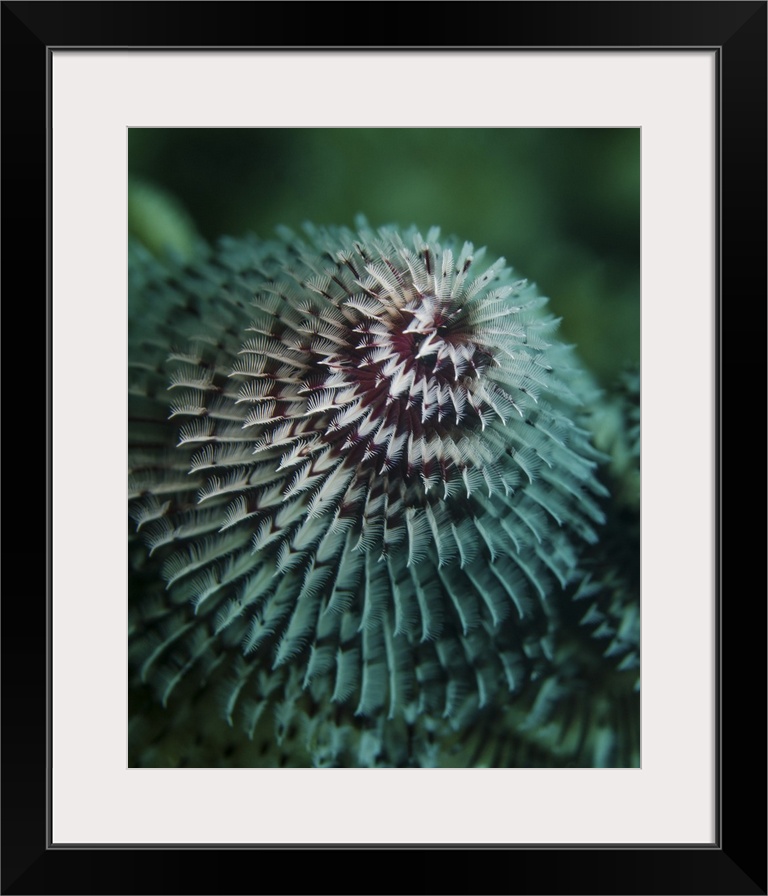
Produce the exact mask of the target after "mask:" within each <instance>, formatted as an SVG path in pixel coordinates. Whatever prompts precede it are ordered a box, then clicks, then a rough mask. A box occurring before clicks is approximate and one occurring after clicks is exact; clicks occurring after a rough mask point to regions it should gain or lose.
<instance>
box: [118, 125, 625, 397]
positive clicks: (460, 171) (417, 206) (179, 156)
mask: <svg viewBox="0 0 768 896" xmlns="http://www.w3.org/2000/svg"><path fill="white" fill-rule="evenodd" d="M128 141H129V142H128V146H129V156H128V158H129V175H130V178H129V183H130V194H129V226H130V229H131V231H132V232H133V233H134V234H136V235H138V236H139V237H140V238H141V239H143V240H144V242H146V243H147V244H148V245H149V246H150V248H152V249H154V250H155V251H159V250H161V249H162V247H163V244H164V243H170V244H171V245H172V246H174V247H175V248H176V249H177V250H180V251H182V252H183V251H187V252H189V251H193V249H192V247H193V246H194V239H195V236H196V235H197V234H199V235H201V236H202V237H204V238H205V239H207V240H210V241H213V240H215V239H216V238H217V237H219V236H221V235H223V234H228V235H231V236H239V235H243V234H245V233H247V232H255V233H256V234H258V235H259V236H262V237H270V236H272V235H273V233H274V229H275V227H276V226H277V225H279V224H286V225H288V226H289V227H292V228H298V227H300V226H301V224H302V222H304V221H308V220H309V221H313V222H314V223H316V224H344V225H348V226H353V225H354V218H355V215H357V214H360V213H362V214H364V215H365V216H366V218H367V219H368V221H369V223H370V224H371V225H373V226H374V227H378V226H381V225H383V224H399V225H401V226H408V225H410V224H416V225H418V226H419V227H420V228H423V229H424V230H426V229H428V228H429V227H430V226H432V225H435V224H437V225H439V226H440V228H441V230H442V233H443V234H444V235H449V234H455V235H456V236H458V237H459V238H461V239H462V240H464V239H468V240H471V241H472V242H473V243H474V244H475V245H476V246H482V245H485V246H487V247H488V251H489V255H490V256H492V257H493V258H495V257H497V256H499V255H503V256H504V257H505V258H506V259H507V262H508V263H509V264H511V265H512V266H513V267H514V268H515V269H516V271H517V272H518V274H519V275H520V276H523V277H527V278H528V279H530V280H533V281H535V282H536V283H537V284H538V287H539V290H540V292H542V293H543V294H545V295H547V296H549V297H550V300H551V301H550V309H551V311H552V312H553V313H555V314H556V315H558V316H562V317H563V323H562V325H561V329H560V334H561V337H562V338H563V340H564V341H567V342H573V343H576V345H577V346H578V352H579V354H580V355H581V357H582V358H583V360H584V361H585V362H586V363H587V365H588V366H589V367H590V368H591V370H592V372H593V373H594V374H595V376H596V377H597V378H598V380H599V381H600V382H601V383H602V384H603V385H611V384H612V383H613V381H614V379H615V378H616V376H617V375H618V373H619V372H620V371H621V370H622V369H624V368H625V367H626V366H628V365H631V364H633V363H636V362H639V357H640V130H639V129H638V128H508V129H499V128H489V129H477V128H471V129H469V128H452V129H440V128H416V129H399V128H386V129H379V128H321V129H303V128H302V129H291V128H270V129H264V128H254V129H212V128H202V129H201V128H195V129H187V128H151V129H145V128H142V129H136V128H132V129H130V130H129V137H128ZM489 260H492V258H489Z"/></svg>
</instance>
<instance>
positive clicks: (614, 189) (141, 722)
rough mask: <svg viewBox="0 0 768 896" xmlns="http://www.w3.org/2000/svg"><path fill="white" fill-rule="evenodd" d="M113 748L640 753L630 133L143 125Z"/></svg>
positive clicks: (570, 761)
mask: <svg viewBox="0 0 768 896" xmlns="http://www.w3.org/2000/svg"><path fill="white" fill-rule="evenodd" d="M128 189H129V222H128V224H129V247H128V268H129V269H128V283H129V305H128V315H129V321H128V323H129V371H128V389H129V395H128V414H129V421H128V422H129V426H128V439H129V445H128V454H129V471H128V472H129V500H128V513H129V520H128V538H129V569H128V580H129V606H128V622H129V635H128V637H129V645H128V647H129V720H128V721H129V726H128V738H129V744H128V749H129V764H130V765H131V766H132V767H155V768H158V767H159V768H173V767H201V768H202V767H205V768H210V767H239V768H250V767H269V768H279V767H307V768H329V767H333V768H352V767H353V768H439V767H443V768H501V767H506V768H512V767H520V768H556V767H563V768H611V767H612V768H629V767H639V766H640V759H641V757H640V525H639V521H640V370H639V357H640V339H639V332H640V131H639V129H637V128H604V129H594V128H580V129H557V128H549V129H462V128H456V129H426V128H425V129H289V128H286V129H282V128H280V129H277V128H276V129H258V128H256V129H178V128H175V129H157V128H151V129H130V131H129V183H128Z"/></svg>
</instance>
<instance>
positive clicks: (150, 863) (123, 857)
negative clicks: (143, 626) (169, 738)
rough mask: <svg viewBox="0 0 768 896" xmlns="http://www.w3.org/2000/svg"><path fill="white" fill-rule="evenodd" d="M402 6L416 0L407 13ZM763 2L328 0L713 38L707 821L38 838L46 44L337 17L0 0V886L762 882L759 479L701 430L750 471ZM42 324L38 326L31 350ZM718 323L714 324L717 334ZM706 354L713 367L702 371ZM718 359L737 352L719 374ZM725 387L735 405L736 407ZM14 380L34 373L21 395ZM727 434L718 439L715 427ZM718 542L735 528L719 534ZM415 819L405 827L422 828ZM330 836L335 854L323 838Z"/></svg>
mask: <svg viewBox="0 0 768 896" xmlns="http://www.w3.org/2000/svg"><path fill="white" fill-rule="evenodd" d="M419 6H421V9H422V13H420V14H419V15H418V16H416V15H415V14H414V10H415V9H416V8H417V7H419ZM297 9H300V10H301V15H300V16H299V15H297V12H296V10H297ZM767 9H768V5H767V4H766V3H765V2H719V0H714V2H699V0H691V2H650V3H646V2H639V3H634V2H596V3H582V2H563V3H561V2H539V3H528V2H502V3H494V4H483V3H476V4H472V5H469V4H462V3H456V4H451V5H448V4H444V5H443V4H441V5H440V6H438V5H437V4H430V5H429V6H427V5H418V4H411V5H409V6H408V7H405V6H403V5H400V6H396V5H394V4H388V5H385V4H382V3H373V4H368V5H366V6H363V5H359V6H358V5H356V6H354V7H350V8H349V10H350V11H349V13H348V18H350V19H351V20H356V21H357V24H356V26H355V28H354V33H356V34H357V35H358V36H359V38H360V43H359V44H358V45H357V48H358V49H365V50H370V51H382V52H383V51H384V50H386V48H392V47H396V46H399V45H400V44H399V42H400V41H403V39H404V36H405V42H406V43H407V44H408V45H410V46H411V47H413V48H427V47H429V48H434V49H439V48H452V49H462V48H469V47H471V48H474V49H492V47H490V46H489V45H488V43H487V41H488V35H491V36H492V38H493V39H494V40H496V41H499V44H498V45H494V46H497V47H498V48H504V47H507V46H509V47H510V48H515V49H534V48H536V49H555V48H557V49H561V48H570V49H574V50H577V49H598V48H602V49H613V50H627V51H631V50H632V49H658V50H660V51H664V50H665V49H675V50H681V49H683V50H684V49H702V48H708V49H712V50H713V51H715V52H716V54H717V72H718V101H719V102H718V106H719V118H718V122H717V130H718V142H719V145H718V147H717V155H718V177H719V183H718V184H717V195H718V202H719V207H718V209H717V221H718V228H719V231H718V242H719V246H720V252H719V257H718V258H717V259H716V260H715V261H716V272H717V273H716V283H717V287H718V295H717V315H718V320H717V330H716V334H717V346H716V370H715V373H716V393H717V440H716V459H717V476H718V481H717V484H716V496H717V507H716V520H717V532H716V552H717V565H716V589H717V595H716V605H717V612H718V614H719V618H718V637H717V644H716V667H715V674H716V685H717V686H716V691H717V716H716V719H717V730H718V732H719V737H718V740H717V744H716V759H717V781H716V791H717V794H718V797H717V806H716V831H715V841H714V843H713V844H711V845H705V846H701V845H695V846H691V845H687V844H679V845H676V846H668V845H664V846H654V845H642V846H640V845H631V844H627V845H622V846H605V847H599V846H596V847H581V846H578V845H572V846H559V845H558V846H554V847H546V846H529V845H525V844H520V845H515V846H510V847H487V848H476V847H467V848H463V847H457V846H454V845H450V846H448V845H445V846H441V845H440V844H430V845H425V846H412V847H398V848H391V847H380V848H377V847H360V848H352V847H345V846H343V845H339V846H338V847H336V846H334V847H317V848H312V847H306V846H302V847H289V846H286V847H283V848H279V847H278V848H276V847H270V848H259V847H233V848H222V847H211V848H205V847H179V846H172V847H167V848H165V847H146V848H144V847H134V848H127V847H126V848H122V847H119V846H109V847H104V846H93V847H73V848H63V847H59V846H55V845H52V843H51V827H50V781H51V774H55V768H54V769H53V770H52V769H51V743H50V724H49V723H50V703H49V697H50V689H51V686H52V682H51V680H50V664H49V657H50V651H51V642H50V625H49V623H50V614H51V593H50V590H51V568H50V563H51V551H50V546H51V545H50V543H51V503H50V502H51V492H50V475H51V444H52V443H51V413H50V399H51V393H52V389H55V384H54V383H52V382H51V380H50V372H49V371H50V367H49V360H50V357H51V344H50V327H49V323H50V314H51V290H50V282H51V281H50V259H51V255H50V251H51V229H50V228H51V222H50V192H49V190H50V177H51V158H50V105H49V103H50V59H51V54H52V52H53V51H54V49H57V48H64V47H69V48H79V49H120V48H126V49H127V48H142V47H144V48H151V47H155V48H166V49H168V48H178V47H188V48H198V49H205V48H211V47H218V48H222V49H227V48H234V47H243V46H250V45H251V43H252V44H253V45H254V46H262V47H265V48H266V47H271V48H274V49H287V48H303V47H310V46H318V47H326V48H331V47H334V48H339V43H338V41H339V37H340V35H341V33H342V32H341V31H339V27H338V16H337V14H336V12H333V11H331V10H330V8H329V7H326V5H325V4H306V5H303V4H302V5H298V4H293V5H292V4H267V3H263V4H251V3H216V4H211V3H205V2H200V3H166V2H158V3H103V2H93V3H80V2H68V3H48V2H40V3H33V2H4V3H3V4H2V125H3V155H2V168H3V184H4V187H5V189H4V197H3V198H4V202H3V207H2V223H3V225H4V226H3V239H4V246H3V248H4V250H5V251H4V253H3V255H4V257H3V260H4V264H3V268H2V286H3V287H4V289H3V295H4V298H5V303H4V304H5V312H6V335H9V340H8V342H9V343H12V344H10V346H9V347H7V348H8V351H7V353H6V361H8V362H9V366H8V368H7V371H6V377H5V384H4V388H3V399H4V408H3V410H4V412H5V414H4V418H5V421H6V424H7V425H6V433H8V432H10V437H9V439H8V442H6V445H5V447H8V446H9V445H10V447H11V449H12V450H9V451H8V452H7V454H6V459H7V466H6V472H8V471H9V470H12V475H11V476H8V477H6V500H7V502H8V504H7V506H8V507H10V508H11V510H10V511H9V513H8V514H7V516H6V524H7V525H6V532H5V534H6V537H8V538H9V539H10V541H9V542H8V546H7V548H6V565H5V583H4V584H5V591H4V595H3V603H2V617H3V618H2V621H3V623H4V624H3V626H2V647H3V651H2V672H3V675H2V723H3V724H2V747H3V752H2V760H3V761H2V822H3V824H2V881H1V888H2V893H8V894H17V893H18V894H21V893H80V894H89V893H190V894H191V893H204V892H207V893H225V892H226V893H247V892H254V891H256V892H269V891H271V892H302V891H306V892H323V891H330V892H336V893H343V892H367V891H370V892H377V891H383V892H418V893H421V892H423V893H432V892H466V893H474V892H483V893H490V892H499V893H565V894H577V893H591V894H597V893H646V894H655V893H667V894H683V893H697V894H753V893H763V894H764V893H766V892H768V890H767V889H766V887H767V886H768V883H767V875H766V835H767V831H766V777H765V775H766V718H765V707H766V675H765V671H766V666H765V661H766V639H765V632H766V601H765V587H764V585H765V564H764V560H763V558H764V556H765V554H764V547H765V534H764V531H763V528H762V526H759V525H757V524H756V523H755V522H754V519H755V518H759V519H761V520H762V521H764V516H765V514H764V503H763V502H762V501H761V502H760V506H759V507H758V509H757V511H756V512H755V511H753V512H752V514H751V515H744V514H745V511H744V509H743V507H744V504H743V503H742V505H741V507H742V510H741V512H742V514H743V516H742V519H741V520H739V521H737V520H736V519H735V503H736V500H737V499H741V501H742V502H744V501H749V499H750V498H752V500H754V498H753V496H754V495H760V496H764V495H765V489H764V483H763V480H762V475H758V481H757V482H751V481H744V480H742V488H741V489H740V490H738V491H737V490H736V488H735V485H736V483H735V474H734V472H733V469H734V468H733V467H731V466H728V465H727V460H728V459H732V460H734V461H735V459H736V457H737V455H736V453H735V450H733V448H732V450H731V451H729V452H728V453H727V454H723V451H722V433H724V432H730V433H733V434H734V435H735V434H736V433H738V432H741V434H742V438H743V439H749V440H750V441H749V442H746V443H745V442H743V443H742V445H741V446H740V447H741V450H740V454H739V456H738V457H739V467H738V470H739V472H741V473H742V476H744V474H745V473H746V472H749V473H750V477H752V476H753V475H754V474H753V472H752V470H753V468H754V466H755V465H757V467H758V469H759V470H760V471H762V472H764V469H765V465H764V462H763V460H764V457H765V443H764V434H765V422H764V415H765V407H766V404H765V393H764V391H763V390H764V387H765V382H766V363H765V362H766V357H765V348H766V346H765V333H766V319H765V316H766V269H765V268H766V266H765V247H766V74H767V67H766V21H767V15H766V12H767ZM265 22H268V23H269V25H268V27H265ZM422 23H425V24H426V26H427V27H426V28H425V27H424V24H422ZM454 35H458V36H460V38H461V39H462V41H463V43H462V45H461V46H458V45H456V44H454V43H453V36H454ZM270 41H273V42H270ZM46 173H47V174H46ZM44 296H46V298H44ZM726 299H727V300H728V301H727V304H726ZM740 312H741V313H740ZM30 318H31V320H30ZM726 324H727V325H726ZM737 328H738V329H737ZM754 332H757V333H758V334H759V335H758V340H759V341H758V344H757V346H755V345H754V341H753V340H751V339H750V338H749V337H750V335H751V334H752V333H754ZM32 333H34V338H35V340H36V345H35V346H34V347H33V348H32V347H31V348H32V351H31V352H30V356H29V357H24V354H23V352H24V349H23V344H22V343H21V340H22V339H24V338H27V337H28V336H30V335H31V334H32ZM42 333H46V341H45V349H44V350H42V349H41V346H40V337H41V334H42ZM726 333H727V334H729V335H730V338H729V339H728V340H727V345H728V355H726V353H725V345H726V340H725V338H724V337H725V335H726ZM737 337H738V341H737ZM736 346H738V347H739V349H740V359H739V362H740V363H739V367H736V363H735V348H736ZM726 357H728V358H729V359H730V361H729V366H728V367H726V366H725V359H726ZM44 360H47V361H48V364H45V363H44ZM43 370H45V371H46V372H45V374H43ZM725 372H727V374H728V379H727V380H726V383H727V384H729V385H731V386H732V388H731V389H727V387H726V388H724V387H723V374H724V373H725ZM736 372H740V380H738V381H737V380H736V377H735V373H736ZM43 376H45V381H44V382H41V380H42V379H43ZM33 383H34V384H36V386H37V389H35V388H33V385H32V384H33ZM737 386H738V388H737ZM705 388H708V384H707V386H705ZM745 393H747V395H748V399H749V401H750V405H745V406H744V410H742V401H743V400H744V394H745ZM31 395H37V399H36V400H35V401H34V402H33V407H30V396H31ZM753 396H756V398H757V404H756V405H755V404H752V402H753ZM44 408H45V409H46V410H45V411H44V410H43V409H44ZM30 418H31V419H30ZM43 419H45V421H46V435H45V436H43V432H42V430H43V425H44V424H43ZM729 423H732V424H733V429H730V428H728V424H729ZM739 424H740V426H739ZM34 430H36V431H34ZM33 432H34V434H33ZM755 432H757V433H759V434H760V436H761V438H760V440H759V444H758V445H757V446H754V445H752V444H751V440H752V439H753V438H754V434H755ZM30 437H31V438H30ZM730 444H731V446H734V445H735V439H733V438H732V439H731V441H730ZM32 446H34V449H33V447H32ZM755 448H757V450H755ZM19 449H21V450H20V451H18V450H19ZM17 451H18V454H17ZM19 455H21V456H19ZM750 461H751V463H749V462H750ZM32 463H34V467H31V466H30V464H32ZM32 470H34V473H32V475H29V474H30V473H31V471H32ZM43 471H45V472H46V476H45V477H44V476H43ZM44 478H45V479H46V482H47V485H48V488H47V491H46V497H45V502H46V503H45V505H44V506H45V513H41V509H42V508H41V499H40V497H38V495H37V494H36V493H34V494H33V491H32V485H33V483H37V482H38V481H42V480H43V479H44ZM723 483H728V484H730V488H731V491H730V495H733V497H732V498H730V497H729V498H728V500H727V501H726V502H725V504H724V502H723V500H722V496H723ZM724 506H726V507H731V508H732V514H733V516H732V517H731V524H730V526H729V527H728V531H731V530H733V531H734V533H738V539H739V541H738V545H739V552H738V554H736V553H735V552H734V551H735V547H734V548H732V553H731V554H730V556H731V562H730V565H726V564H725V562H724V560H725V556H724V554H723V552H722V545H723V539H722V536H723V534H724V532H725V531H726V527H725V526H724V520H725V519H726V517H725V516H724V514H723V508H724ZM44 519H45V520H46V529H45V535H43V520H44ZM9 530H10V531H9ZM758 536H759V537H758ZM44 540H45V549H43V548H42V545H43V541H44ZM729 543H731V544H732V545H734V546H735V544H736V543H737V542H736V537H735V534H734V537H733V539H732V540H731V541H730V542H729ZM735 558H737V559H735ZM758 560H759V563H758V562H757V561H758ZM724 573H728V577H727V580H726V579H725V577H724ZM43 576H45V580H44V579H43ZM726 583H727V587H726ZM745 807H746V808H745ZM404 811H408V809H407V807H404ZM659 811H660V812H661V811H663V807H661V806H660V807H659ZM428 839H429V838H428V834H427V836H425V842H426V843H427V844H428ZM254 849H257V850H258V854H257V855H255V856H254V855H251V854H250V852H251V850H254ZM284 850H288V851H289V852H293V851H298V852H301V853H303V854H304V853H306V856H303V857H304V858H306V861H298V862H293V861H292V856H291V855H289V854H283V852H284ZM340 851H341V852H345V853H346V854H345V855H343V856H342V855H339V854H338V853H339V852H340ZM406 851H407V852H410V853H411V854H410V855H406V854H405V853H406ZM390 852H391V853H393V854H392V855H387V853H390ZM310 853H311V855H310ZM297 858H298V857H297ZM401 858H402V859H404V861H402V862H401V861H400V859H401ZM342 863H343V864H342ZM347 863H349V864H347ZM349 871H354V872H356V873H353V874H350V873H349Z"/></svg>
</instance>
